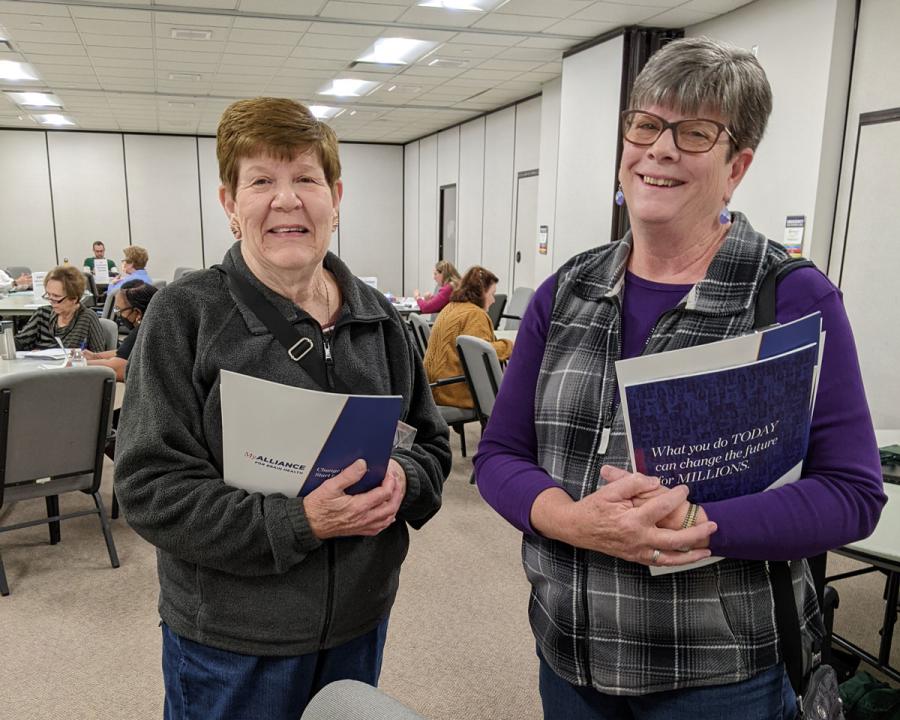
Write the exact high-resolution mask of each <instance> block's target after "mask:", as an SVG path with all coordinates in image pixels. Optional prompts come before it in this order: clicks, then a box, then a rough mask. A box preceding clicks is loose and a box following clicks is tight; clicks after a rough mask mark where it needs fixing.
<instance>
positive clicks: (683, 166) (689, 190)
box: [619, 106, 753, 232]
mask: <svg viewBox="0 0 900 720" xmlns="http://www.w3.org/2000/svg"><path fill="white" fill-rule="evenodd" d="M641 109H643V110H647V111H648V112H652V113H655V114H656V115H659V116H660V117H662V118H664V119H665V120H667V121H669V122H676V121H678V120H683V119H686V118H687V117H688V116H685V115H681V114H679V113H677V112H674V111H672V110H670V109H668V108H664V107H659V106H652V107H649V108H641ZM698 115H700V116H702V117H704V118H709V119H711V120H716V121H718V122H721V123H723V124H725V125H727V124H728V121H727V119H725V118H721V117H718V116H716V115H715V114H714V113H711V112H702V113H698ZM691 117H694V116H691ZM729 154H731V157H729ZM752 159H753V151H752V150H750V149H749V148H744V149H742V150H739V151H733V149H732V146H731V144H730V143H729V140H728V136H727V134H725V133H722V135H721V136H720V137H719V141H718V143H717V144H716V145H715V146H714V147H713V148H712V150H710V151H709V152H705V153H688V152H684V151H682V150H679V149H678V148H677V147H676V146H675V140H674V138H673V137H672V131H671V130H670V129H667V130H665V131H663V133H662V134H661V135H660V136H659V138H657V140H656V142H655V143H653V144H652V145H648V146H639V145H634V144H633V143H630V142H628V141H627V140H623V148H622V162H621V164H620V165H619V182H620V183H621V184H622V191H623V192H624V193H625V202H626V205H627V207H628V214H629V219H630V220H631V223H632V225H634V226H635V227H636V229H638V230H639V229H641V228H647V227H650V226H656V227H660V226H663V227H665V226H669V227H670V228H671V229H672V230H673V231H677V230H682V231H688V232H689V231H692V230H694V229H696V228H706V227H713V226H716V225H718V219H717V218H718V215H719V213H720V212H721V210H722V208H723V207H724V206H725V205H726V204H727V203H728V201H729V200H730V199H731V196H732V194H733V193H734V191H735V189H736V188H737V186H738V185H739V184H740V182H741V179H742V178H743V176H744V173H745V172H746V171H747V168H748V167H749V166H750V163H751V161H752Z"/></svg>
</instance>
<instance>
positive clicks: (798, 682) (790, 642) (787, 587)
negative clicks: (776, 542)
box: [769, 561, 803, 698]
mask: <svg viewBox="0 0 900 720" xmlns="http://www.w3.org/2000/svg"><path fill="white" fill-rule="evenodd" d="M769 572H770V575H771V578H772V597H773V599H774V601H775V624H776V625H777V627H778V636H779V638H780V639H781V657H782V659H783V660H784V668H785V670H786V671H787V675H788V679H790V681H791V687H793V688H794V693H795V694H796V695H797V697H798V698H799V697H801V696H802V694H803V649H802V645H801V640H800V620H799V619H798V618H797V603H796V601H795V600H794V588H793V583H792V582H791V566H790V564H788V563H787V562H784V561H777V562H776V561H770V562H769Z"/></svg>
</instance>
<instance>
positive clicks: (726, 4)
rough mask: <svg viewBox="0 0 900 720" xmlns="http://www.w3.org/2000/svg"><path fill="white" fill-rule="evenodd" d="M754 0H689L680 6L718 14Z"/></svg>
mask: <svg viewBox="0 0 900 720" xmlns="http://www.w3.org/2000/svg"><path fill="white" fill-rule="evenodd" d="M751 2H753V0H688V2H686V3H685V4H684V5H680V6H679V7H682V8H684V9H685V10H697V11H698V12H708V13H716V14H719V15H721V14H724V13H727V12H731V11H732V10H734V9H735V8H739V7H742V6H743V5H748V4H749V3H751Z"/></svg>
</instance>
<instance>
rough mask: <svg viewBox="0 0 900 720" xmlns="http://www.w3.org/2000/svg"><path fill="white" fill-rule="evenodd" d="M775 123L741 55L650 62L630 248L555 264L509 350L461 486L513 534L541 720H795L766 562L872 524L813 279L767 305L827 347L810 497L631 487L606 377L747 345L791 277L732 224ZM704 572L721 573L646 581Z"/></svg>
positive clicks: (629, 119)
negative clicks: (468, 483) (772, 284)
mask: <svg viewBox="0 0 900 720" xmlns="http://www.w3.org/2000/svg"><path fill="white" fill-rule="evenodd" d="M771 107H772V96H771V90H770V87H769V83H768V80H767V79H766V76H765V73H764V72H763V69H762V67H761V66H760V64H759V62H758V61H757V59H756V58H755V57H754V56H753V55H752V54H751V53H749V52H747V51H744V50H738V49H736V48H732V47H728V46H725V45H722V44H719V43H716V42H714V41H712V40H709V39H707V38H686V39H683V40H677V41H674V42H671V43H669V44H668V45H666V46H665V47H663V48H662V49H661V50H659V51H658V52H657V53H656V54H655V55H654V56H653V57H652V58H651V59H650V61H649V62H648V63H647V65H646V67H645V68H644V69H643V71H642V72H641V73H640V75H639V76H638V77H637V79H636V81H635V84H634V87H633V89H632V93H631V99H630V106H629V109H628V110H627V111H626V112H625V113H624V114H623V117H622V133H623V143H622V158H621V164H620V166H619V174H618V178H619V183H620V184H619V187H618V189H617V191H616V202H617V203H618V204H620V205H621V204H623V203H624V205H625V207H626V209H627V211H628V218H629V220H630V224H631V230H630V231H629V232H628V233H626V234H625V236H624V237H623V238H622V239H621V240H619V241H618V242H613V243H610V244H606V245H602V246H600V247H598V248H596V249H594V250H590V251H588V252H585V253H582V254H581V255H578V256H576V257H575V258H573V259H571V260H569V261H568V262H567V263H565V264H564V265H563V266H562V267H561V268H560V269H559V271H558V272H557V273H556V274H555V275H554V276H553V277H552V278H550V279H549V280H547V281H546V282H545V283H544V284H543V285H542V286H541V288H540V289H539V290H538V291H537V293H536V294H535V296H534V298H533V299H532V301H531V304H530V306H529V309H528V311H527V313H526V315H525V318H524V319H523V321H522V324H521V326H520V328H519V332H518V335H517V339H516V349H515V352H514V353H513V356H512V359H511V361H510V363H509V367H508V369H507V371H506V374H505V376H504V380H503V385H502V387H501V388H500V393H499V396H498V398H497V402H496V404H495V406H494V409H493V412H492V414H491V419H490V423H489V425H488V427H487V429H486V431H485V434H484V437H483V439H482V441H481V443H480V445H479V452H478V455H477V456H476V458H475V471H476V477H477V479H478V486H479V489H480V491H481V493H482V495H483V496H484V498H485V499H486V500H487V501H488V503H490V504H491V505H492V506H493V507H494V508H495V509H496V510H497V511H498V512H499V513H500V514H501V515H502V516H503V517H504V518H506V519H507V520H508V521H509V522H510V523H512V524H513V525H514V526H515V527H517V528H518V529H519V530H521V531H522V532H523V533H524V543H523V562H524V565H525V570H526V574H527V576H528V579H529V581H530V582H531V585H532V594H531V602H530V604H529V615H530V621H531V626H532V630H533V632H534V635H535V638H536V642H537V652H538V657H539V663H540V671H539V678H540V691H541V698H542V702H543V706H544V713H545V717H548V718H567V719H570V720H579V719H581V718H617V719H618V718H629V719H630V718H673V719H676V720H677V719H679V718H695V717H703V718H706V719H707V720H709V719H713V718H732V717H738V716H739V717H741V718H765V719H766V720H773V719H777V718H792V717H794V715H795V708H796V703H795V702H794V698H793V691H792V690H791V687H790V684H789V683H788V681H787V679H786V674H785V670H784V665H783V664H782V658H781V653H780V648H779V643H778V631H777V628H776V624H775V620H774V609H773V600H772V586H771V583H770V580H769V574H768V566H767V563H766V561H768V560H801V559H802V558H806V557H811V556H814V555H818V554H821V553H824V552H825V551H826V550H828V549H831V548H835V547H839V546H841V545H844V544H846V543H848V542H852V541H854V540H857V539H859V538H863V537H866V536H867V535H868V534H869V533H871V532H872V530H873V528H874V527H875V524H876V522H877V520H878V517H879V514H880V511H881V507H882V505H883V504H884V502H885V496H884V494H883V492H882V487H881V472H880V467H879V459H878V452H877V448H876V444H875V437H874V432H873V430H872V421H871V418H870V415H869V410H868V407H867V404H866V399H865V394H864V392H863V386H862V380H861V377H860V371H859V364H858V361H857V357H856V351H855V348H854V345H853V338H852V335H851V332H850V327H849V325H848V321H847V316H846V313H845V312H844V308H843V306H842V304H841V296H840V292H839V291H838V289H837V288H836V287H835V286H834V285H832V284H831V282H830V281H829V280H828V278H827V277H825V275H823V274H822V273H821V272H819V271H818V270H817V269H816V268H814V267H804V268H801V269H796V270H794V271H793V272H791V273H790V274H789V275H787V276H785V277H784V279H783V280H782V281H781V282H780V283H779V284H778V285H777V287H776V290H775V298H774V300H775V305H776V309H775V311H776V318H777V321H778V322H781V323H783V322H786V321H790V320H793V319H795V318H798V317H802V316H804V315H807V314H808V313H811V312H814V311H820V312H821V314H822V319H823V326H824V329H825V331H826V335H827V338H826V341H825V345H824V357H823V360H822V364H821V371H820V380H819V390H818V395H817V401H816V405H815V408H814V414H813V419H812V428H811V432H810V438H809V444H808V450H807V455H806V458H805V461H804V463H803V476H802V477H801V478H800V479H799V480H798V481H796V482H794V483H792V484H789V485H786V486H783V487H779V488H776V489H772V490H769V491H767V492H763V493H757V494H753V495H745V496H742V497H731V498H727V499H720V500H716V501H712V502H704V503H703V504H702V505H694V504H691V503H690V502H688V500H687V495H688V493H687V488H686V487H684V486H681V487H674V488H672V489H667V488H664V487H663V486H662V485H661V484H660V481H659V480H658V479H657V478H652V477H646V476H644V475H641V474H639V473H632V472H631V468H630V462H629V455H628V449H627V440H626V433H625V423H624V419H623V416H622V407H621V404H620V402H619V398H618V393H617V390H616V371H615V362H616V361H617V360H619V359H622V358H630V357H634V356H637V355H647V354H654V353H660V352H663V351H667V350H674V349H678V348H682V347H688V346H695V345H700V344H704V343H708V342H712V341H715V340H719V339H724V338H726V337H731V336H736V335H741V334H745V333H748V332H751V331H752V329H753V327H754V319H755V306H756V301H757V295H758V293H759V290H760V284H761V281H762V279H763V278H764V277H766V276H767V275H768V273H769V272H770V271H773V270H775V269H777V268H779V267H782V266H783V265H784V263H785V262H786V261H787V260H788V253H787V251H786V250H785V249H784V248H783V247H782V246H780V245H778V244H777V243H774V242H771V241H769V240H767V239H766V237H765V236H763V235H761V234H760V233H758V232H756V231H755V230H754V229H753V227H752V226H751V224H750V221H749V220H748V218H746V217H745V216H744V215H743V214H741V213H740V212H736V211H732V210H729V208H728V206H729V203H730V201H731V199H732V196H733V194H734V192H735V190H736V189H737V187H738V185H739V184H740V182H741V180H742V179H743V177H744V175H745V173H746V172H747V170H748V169H749V168H750V166H751V164H752V162H753V158H754V154H755V152H756V148H757V146H758V144H759V142H760V140H761V138H762V135H763V131H764V129H765V126H766V122H767V120H768V116H769V113H770V111H771ZM772 392H778V388H772ZM711 553H712V554H713V555H716V556H719V557H723V558H724V559H723V560H721V561H720V562H717V563H713V564H705V565H704V566H702V567H695V568H693V569H689V570H684V571H682V572H676V573H672V574H666V575H657V576H653V575H651V574H650V572H649V570H648V566H650V565H660V566H669V567H671V566H679V565H684V564H687V563H692V562H694V561H696V560H700V559H703V558H706V557H707V556H709V555H710V554H711ZM792 568H793V570H794V589H795V593H796V595H797V597H796V600H797V606H798V608H799V609H800V625H801V628H802V633H803V638H804V645H805V647H807V648H808V647H809V646H810V645H811V644H812V643H813V641H815V640H818V639H820V638H821V637H822V632H823V630H822V623H821V618H820V614H819V609H818V603H817V601H816V595H815V590H814V587H813V582H812V577H811V573H810V570H809V567H808V564H807V563H806V562H805V561H801V562H797V563H793V564H792Z"/></svg>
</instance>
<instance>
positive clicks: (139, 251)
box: [108, 245, 153, 290]
mask: <svg viewBox="0 0 900 720" xmlns="http://www.w3.org/2000/svg"><path fill="white" fill-rule="evenodd" d="M122 255H124V257H123V258H122V274H121V275H119V277H117V278H116V280H115V281H114V282H112V283H110V285H109V288H108V290H115V289H117V288H120V287H122V286H123V285H124V284H125V283H127V282H128V281H129V280H143V281H144V282H145V283H147V284H148V285H152V284H153V280H152V279H151V278H150V275H148V274H147V270H146V268H147V263H148V262H149V261H150V254H149V253H148V252H147V251H146V249H144V248H142V247H141V246H140V245H129V246H128V247H127V248H125V250H123V251H122Z"/></svg>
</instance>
